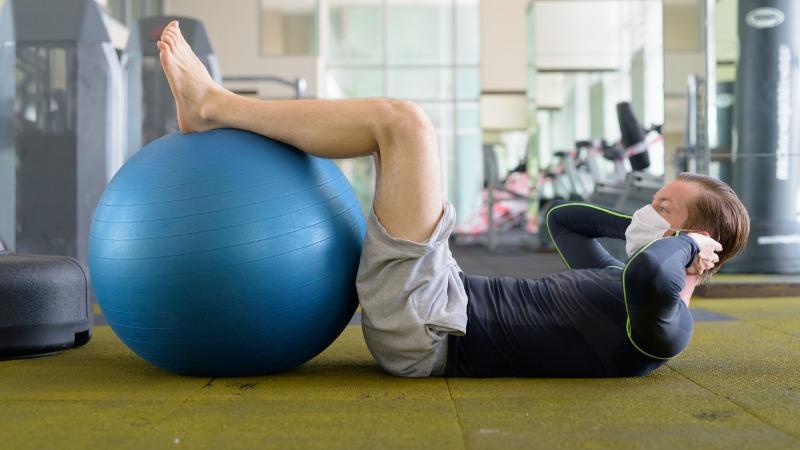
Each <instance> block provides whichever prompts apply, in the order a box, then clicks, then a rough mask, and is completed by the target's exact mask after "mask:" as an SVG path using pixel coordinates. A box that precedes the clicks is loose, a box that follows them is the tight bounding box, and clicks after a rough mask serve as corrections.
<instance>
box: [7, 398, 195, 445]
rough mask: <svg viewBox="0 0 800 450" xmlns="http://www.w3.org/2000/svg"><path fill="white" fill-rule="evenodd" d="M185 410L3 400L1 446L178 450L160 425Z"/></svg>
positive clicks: (111, 403)
mask: <svg viewBox="0 0 800 450" xmlns="http://www.w3.org/2000/svg"><path fill="white" fill-rule="evenodd" d="M180 407H181V403H180V402H162V401H159V402H138V401H130V400H124V401H123V400H113V401H94V402H83V401H80V402H78V401H41V400H32V401H2V402H0V417H2V421H0V435H2V441H0V448H3V449H20V450H22V449H31V450H47V449H59V450H60V449H92V448H97V449H100V448H114V449H137V448H138V449H145V448H146V449H151V448H168V447H169V448H175V447H174V440H173V439H170V438H169V437H168V436H165V433H163V432H161V431H160V430H159V426H158V423H159V422H160V421H162V420H163V419H164V417H166V416H167V415H168V414H170V413H172V412H173V411H175V410H177V409H179V408H180Z"/></svg>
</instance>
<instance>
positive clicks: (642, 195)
mask: <svg viewBox="0 0 800 450" xmlns="http://www.w3.org/2000/svg"><path fill="white" fill-rule="evenodd" d="M617 118H618V120H619V127H620V132H621V134H622V139H621V150H622V153H621V155H624V156H623V158H625V159H627V160H628V162H629V164H630V167H631V171H630V172H629V173H628V174H627V175H626V176H625V179H624V181H622V182H620V181H618V180H614V181H597V182H596V183H595V188H594V192H592V195H590V196H589V202H591V203H596V204H599V205H602V206H606V207H609V208H613V209H615V210H617V211H620V212H624V213H628V214H630V213H633V212H634V211H635V210H637V209H639V208H640V207H642V205H645V204H647V203H650V202H651V201H652V199H653V194H655V193H656V192H657V191H658V190H659V189H661V186H663V185H664V178H663V177H661V176H658V175H652V174H649V173H647V172H645V170H646V169H647V168H648V167H650V155H649V153H648V147H649V146H650V145H652V144H654V143H655V142H657V141H660V140H661V139H662V136H661V130H660V127H659V126H653V127H651V128H649V129H644V128H642V125H641V124H640V123H639V120H638V119H637V118H636V116H635V115H634V114H633V109H632V108H631V105H630V103H628V102H621V103H618V104H617ZM650 132H655V134H656V137H655V139H648V138H647V133H650ZM607 153H608V156H610V157H614V158H617V156H613V152H611V151H608V152H607ZM615 173H617V174H618V173H619V171H618V170H616V171H615ZM617 176H619V175H617Z"/></svg>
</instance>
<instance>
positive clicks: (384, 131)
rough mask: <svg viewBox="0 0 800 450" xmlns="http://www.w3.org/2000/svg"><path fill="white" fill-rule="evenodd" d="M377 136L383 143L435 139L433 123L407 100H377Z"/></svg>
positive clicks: (423, 111) (417, 106) (416, 106)
mask: <svg viewBox="0 0 800 450" xmlns="http://www.w3.org/2000/svg"><path fill="white" fill-rule="evenodd" d="M376 117H377V118H378V135H379V137H380V140H382V141H383V142H393V141H397V140H403V139H405V140H408V139H435V138H436V129H435V128H434V126H433V122H431V119H430V118H429V117H428V115H427V114H426V113H425V110H423V109H422V107H420V106H419V105H417V104H416V103H413V102H410V101H407V100H395V99H382V100H379V111H378V114H376Z"/></svg>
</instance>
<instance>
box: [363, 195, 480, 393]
mask: <svg viewBox="0 0 800 450" xmlns="http://www.w3.org/2000/svg"><path fill="white" fill-rule="evenodd" d="M454 224H455V210H454V209H453V206H452V205H451V204H450V203H447V202H446V203H445V205H444V214H443V215H442V219H441V220H440V221H439V224H438V225H437V226H436V229H435V230H434V231H433V234H432V235H431V237H430V238H429V239H428V240H426V241H425V242H423V243H415V242H411V241H406V240H403V239H397V238H394V237H392V236H390V235H389V233H387V232H386V229H385V228H384V227H383V225H381V223H380V222H379V221H378V218H377V216H375V212H374V211H373V212H372V214H370V216H369V219H367V235H366V238H365V239H364V249H363V251H362V253H361V261H360V265H359V267H358V277H357V278H356V286H357V288H358V296H359V300H360V302H361V309H362V328H363V331H364V339H365V340H366V342H367V347H369V351H370V352H371V353H372V356H373V357H374V358H375V359H376V360H377V361H378V364H380V365H381V367H383V369H384V370H386V371H387V372H389V373H391V374H393V375H398V376H404V377H426V376H429V375H441V374H442V372H443V371H444V367H445V364H446V362H447V335H448V334H457V335H463V334H464V333H465V332H466V328H467V294H466V292H465V291H464V285H463V283H462V282H461V279H460V278H459V276H458V274H459V272H460V271H461V269H459V267H458V264H456V261H455V260H454V259H453V255H451V254H450V247H449V245H448V238H449V237H450V232H451V231H452V230H453V225H454Z"/></svg>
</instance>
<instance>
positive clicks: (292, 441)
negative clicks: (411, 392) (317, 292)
mask: <svg viewBox="0 0 800 450" xmlns="http://www.w3.org/2000/svg"><path fill="white" fill-rule="evenodd" d="M160 428H161V429H163V430H167V431H168V432H169V433H171V435H174V436H175V437H176V438H178V439H180V441H181V443H186V444H187V446H190V447H191V448H208V449H219V448H229V447H230V446H237V447H241V446H242V445H244V447H249V448H341V449H352V448H365V449H368V448H409V449H416V448H436V449H450V448H453V449H456V448H462V447H461V445H462V440H461V432H460V428H459V425H458V421H457V417H456V412H455V409H454V407H453V403H452V402H451V401H449V400H440V401H425V402H420V401H416V400H407V399H395V400H374V399H363V400H352V401H330V400H313V401H312V400H300V401H291V400H257V401H250V402H236V401H224V400H214V401H202V402H195V401H193V402H188V403H187V404H185V405H184V406H183V407H182V408H181V410H180V411H178V412H176V413H174V414H173V415H172V416H171V417H169V418H167V419H166V420H165V421H164V422H163V423H162V424H161V425H160ZM242 436H247V438H246V439H247V443H243V442H237V440H239V439H240V438H241V437H242ZM232 437H235V439H232Z"/></svg>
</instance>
